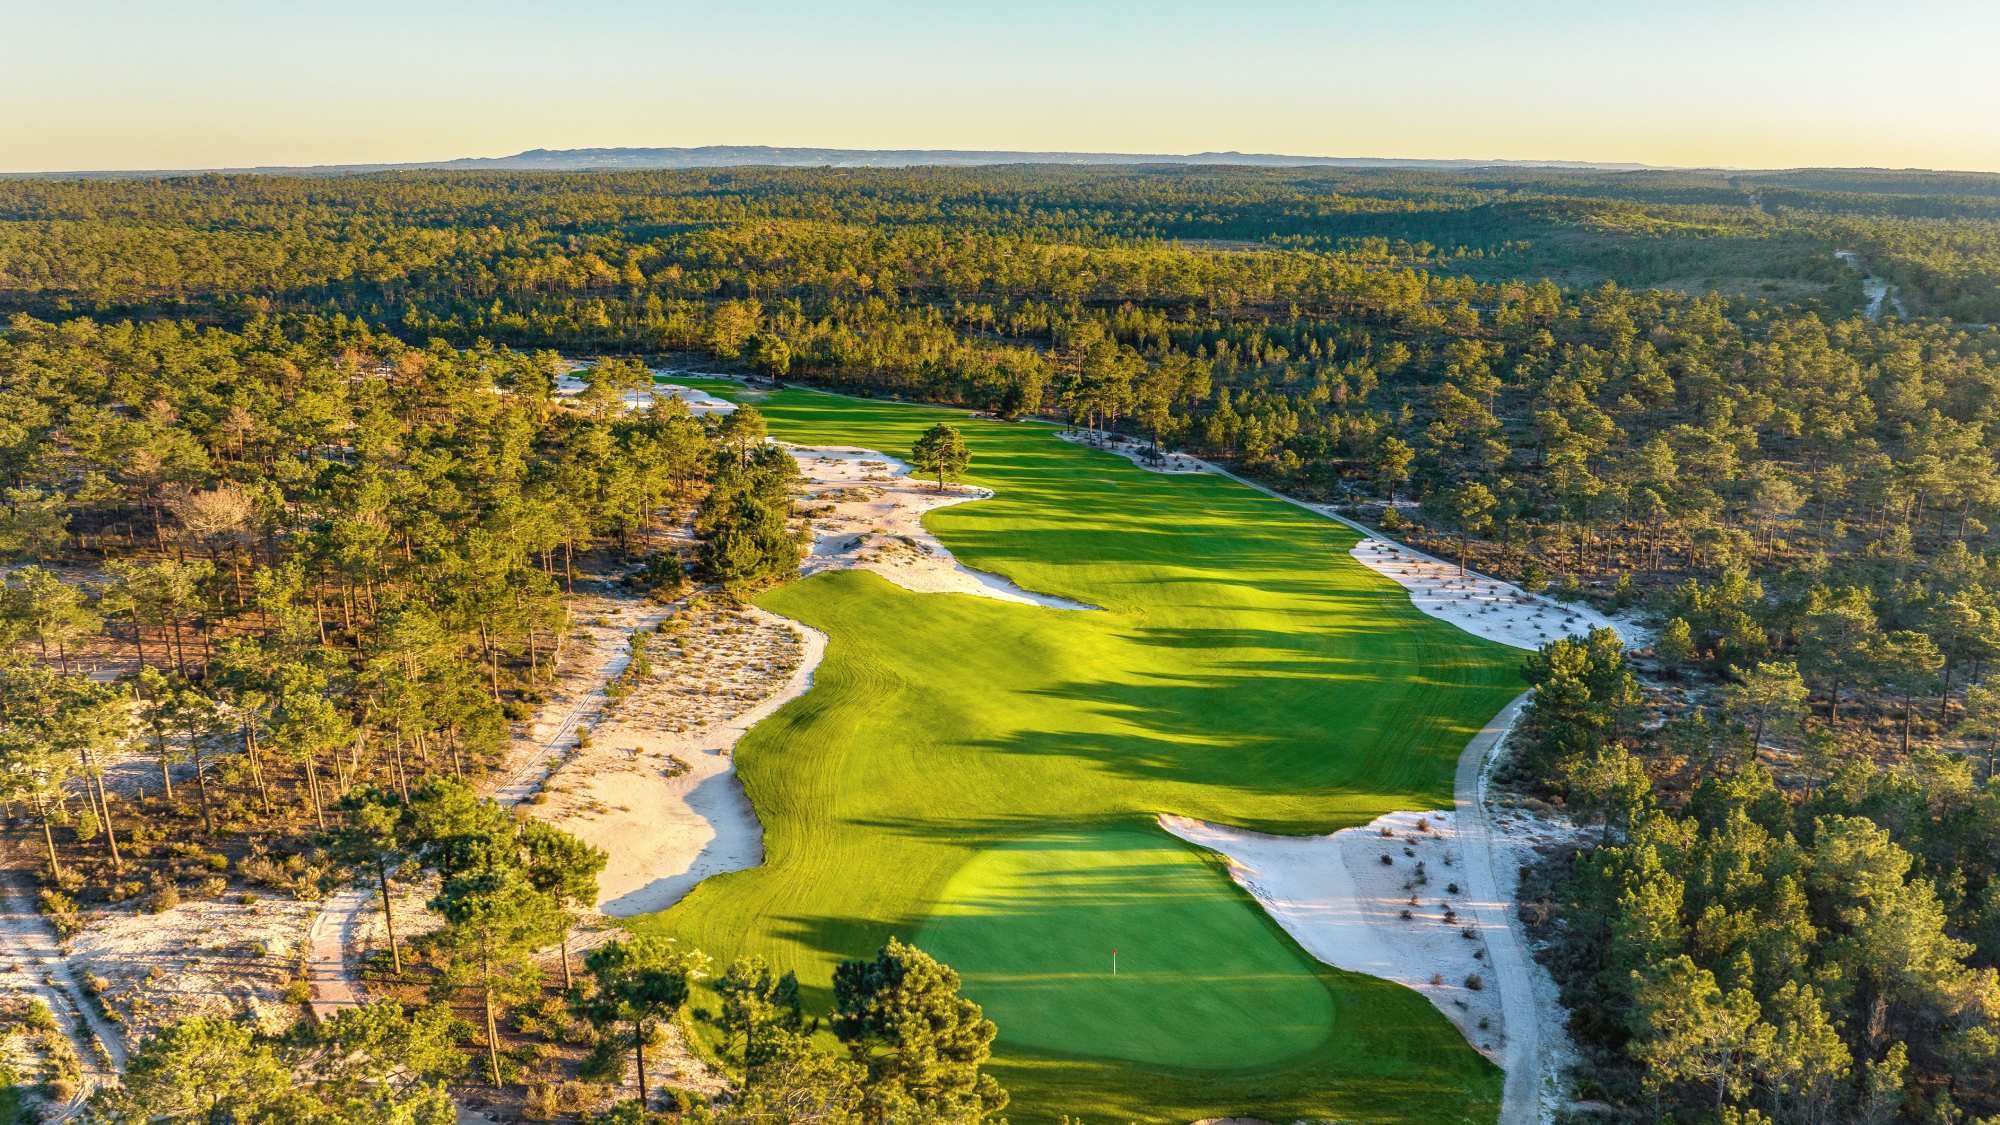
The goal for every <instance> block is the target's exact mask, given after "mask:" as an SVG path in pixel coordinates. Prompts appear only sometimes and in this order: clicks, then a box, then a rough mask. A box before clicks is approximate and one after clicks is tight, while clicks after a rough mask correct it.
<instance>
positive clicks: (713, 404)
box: [556, 372, 736, 414]
mask: <svg viewBox="0 0 2000 1125" xmlns="http://www.w3.org/2000/svg"><path fill="white" fill-rule="evenodd" d="M655 374H658V372H655ZM583 389H584V385H583V380H582V379H580V378H578V377H577V376H575V375H558V376H556V397H557V398H575V397H576V396H577V395H580V394H582V393H583ZM623 398H624V400H625V411H626V413H628V414H629V413H632V412H634V411H640V410H651V409H652V408H653V404H654V403H656V402H659V401H660V400H661V399H667V398H677V399H680V400H681V401H682V402H685V403H687V407H688V410H689V411H690V412H691V413H694V414H727V413H729V412H730V411H732V410H735V409H736V404H735V403H733V402H730V401H729V400H728V399H724V398H717V397H715V396H714V395H712V394H709V393H708V392H707V391H704V390H698V389H696V388H694V387H687V386H682V385H681V384H679V383H660V382H655V383H654V384H653V385H652V386H650V387H640V388H638V389H636V390H630V391H626V392H625V393H624V395H623Z"/></svg>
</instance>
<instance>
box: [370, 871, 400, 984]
mask: <svg viewBox="0 0 2000 1125" xmlns="http://www.w3.org/2000/svg"><path fill="white" fill-rule="evenodd" d="M375 878H376V881H377V882H379V883H380V884H381V885H382V927H383V928H384V929H386V930H388V931H389V964H390V965H391V966H392V967H394V968H395V970H396V975H397V976H399V977H400V976H402V975H403V951H402V950H400V949H398V948H396V912H395V911H394V910H392V909H390V908H389V868H388V867H387V866H386V865H384V864H382V863H380V862H378V863H376V864H375Z"/></svg>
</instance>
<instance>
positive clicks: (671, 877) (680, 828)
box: [535, 607, 826, 918]
mask: <svg viewBox="0 0 2000 1125" xmlns="http://www.w3.org/2000/svg"><path fill="white" fill-rule="evenodd" d="M687 620H688V625H687V627H686V628H685V629H683V630H682V631H680V632H677V633H666V634H662V635H661V636H660V637H658V638H657V639H655V640H654V641H653V642H652V645H651V650H652V651H651V659H652V661H653V664H654V668H655V671H654V673H653V675H652V676H650V677H648V678H646V679H643V680H640V681H638V682H637V683H635V684H634V686H633V689H632V693H631V694H630V695H629V696H628V697H627V698H625V699H624V700H622V701H621V702H620V703H619V704H618V705H617V706H616V709H615V710H614V711H613V713H612V715H611V717H610V718H609V719H608V720H607V721H606V722H604V723H603V724H602V725H601V726H599V727H597V728H596V729H595V730H593V731H591V733H590V745H589V747H588V748H587V749H584V750H580V751H578V752H577V753H576V755H575V756H574V757H572V758H571V759H570V761H568V762H567V763H565V764H564V766H563V767H562V768H561V769H560V770H558V771H557V772H556V773H555V774H554V775H553V776H552V777H551V778H550V779H549V783H548V785H547V786H546V788H545V790H544V792H545V793H546V798H545V800H544V801H543V802H542V803H541V804H540V806H539V807H538V808H537V809H536V810H535V812H536V815H537V816H539V817H542V818H544V819H546V820H549V821H551V822H553V823H555V824H557V825H560V826H561V827H563V828H565V829H567V830H569V831H571V832H574V833H576V834H577V835H578V836H581V837H582V838H584V839H585V840H588V841H589V842H591V843H593V844H595V845H597V846H598V847H600V848H603V849H604V850H605V851H606V852H608V853H609V854H610V857H611V858H610V862H609V863H608V864H607V865H606V867H605V869H604V873H603V874H602V875H601V876H600V877H599V878H598V908H599V909H600V910H602V911H603V912H604V913H606V914H609V915H612V916H614V917H621V918H622V917H629V916H632V915H635V914H647V913H651V912H653V911H656V910H664V909H666V908H667V907H669V906H671V905H673V904H674V903H676V902H678V901H680V900H681V898H682V897H684V896H685V895H686V894H687V893H688V892H689V891H691V890H693V889H694V887H695V884H697V883H699V882H701V881H702V880H703V879H706V878H708V877H709V876H710V875H718V874H722V873H724V872H729V871H741V870H744V869H746V868H750V867H755V866H756V865H757V864H759V863H761V862H763V858H764V834H763V828H762V826H761V825H759V823H758V821H757V815H756V813H755V811H754V810H752V809H751V807H750V801H749V798H748V797H747V796H746V795H745V794H744V792H743V785H742V782H740V781H739V780H738V779H737V777H736V769H735V759H734V758H733V756H732V755H733V754H734V752H735V748H736V743H737V742H738V741H739V740H740V739H741V738H742V737H743V735H744V734H745V733H746V732H748V731H749V729H750V728H751V727H753V726H755V725H756V724H757V723H759V722H761V721H762V720H763V719H764V718H766V717H767V716H769V715H770V714H771V713H773V712H775V711H776V710H777V709H778V708H780V707H782V706H784V705H785V704H786V703H789V702H790V701H792V700H793V699H796V698H798V697H799V696H800V695H802V694H804V692H805V691H806V689H807V688H809V687H811V686H812V674H813V670H814V669H815V668H817V667H818V666H819V662H820V660H821V658H822V657H823V656H824V655H825V652H826V637H825V636H824V635H823V634H821V633H819V632H817V631H816V630H812V629H808V628H807V627H805V626H803V625H800V624H798V623H797V622H795V621H791V620H789V619H787V618H783V617H779V616H778V615H776V614H773V613H768V612H766V611H764V610H761V609H757V608H755V607H746V608H743V609H731V610H700V611H695V612H693V613H691V614H689V615H688V617H687Z"/></svg>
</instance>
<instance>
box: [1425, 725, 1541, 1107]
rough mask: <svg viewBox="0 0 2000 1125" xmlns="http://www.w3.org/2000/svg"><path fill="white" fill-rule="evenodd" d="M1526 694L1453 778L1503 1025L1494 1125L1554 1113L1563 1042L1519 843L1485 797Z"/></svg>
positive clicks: (1483, 735)
mask: <svg viewBox="0 0 2000 1125" xmlns="http://www.w3.org/2000/svg"><path fill="white" fill-rule="evenodd" d="M1530 694H1532V693H1528V692H1523V693H1522V694H1520V695H1518V696H1515V697H1514V701H1513V702H1511V703H1509V704H1507V706H1506V707H1505V708H1503V709H1502V710H1501V712H1500V713H1499V714H1498V715H1495V716H1494V717H1493V718H1492V720H1491V721H1489V722H1488V723H1487V724H1486V726H1485V727H1483V728H1482V729H1481V730H1480V732H1479V733H1478V734H1476V735H1474V736H1473V737H1472V741H1471V742H1469V743H1467V744H1466V747H1465V752H1464V753H1463V754H1460V755H1459V757H1458V774H1457V777H1456V778H1455V779H1454V781H1453V784H1452V798H1453V801H1454V803H1455V805H1456V806H1457V809H1458V834H1459V844H1460V846H1461V847H1462V848H1463V849H1464V856H1465V858H1464V868H1465V875H1466V879H1467V886H1468V887H1470V896H1469V897H1470V899H1471V900H1472V901H1473V902H1474V903H1475V905H1474V906H1473V907H1472V909H1473V910H1474V911H1475V912H1476V913H1477V914H1478V915H1479V918H1480V922H1481V931H1482V932H1483V933H1484V934H1485V938H1486V947H1487V950H1488V956H1487V960H1488V961H1489V962H1490V963H1491V964H1492V966H1493V977H1494V981H1493V983H1494V984H1495V985H1496V986H1497V987H1498V990H1499V993H1500V1004H1501V1008H1502V1012H1503V1018H1504V1020H1505V1024H1504V1026H1505V1027H1506V1029H1507V1042H1506V1050H1505V1051H1504V1052H1503V1053H1502V1055H1501V1057H1500V1059H1499V1062H1500V1066H1501V1068H1502V1069H1503V1070H1505V1071H1506V1072H1507V1083H1506V1087H1505V1089H1504V1092H1503V1093H1502V1095H1501V1099H1500V1125H1538V1123H1539V1122H1541V1121H1544V1120H1549V1119H1553V1116H1554V1111H1555V1109H1556V1108H1557V1105H1556V1103H1557V1102H1558V1101H1559V1099H1560V1088H1559V1083H1560V1080H1561V1066H1562V1060H1563V1056H1564V1054H1565V1053H1566V1052H1565V1047H1564V1045H1565V1044H1566V1043H1567V1041H1568V1033H1567V1031H1566V1030H1565V1029H1564V1026H1563V1024H1564V1020H1563V1011H1562V1009H1561V1007H1560V1006H1559V1005H1557V1004H1554V1003H1550V1002H1548V1001H1547V999H1546V996H1547V994H1548V993H1549V992H1551V991H1553V986H1552V984H1550V983H1545V982H1542V981H1539V980H1538V979H1537V978H1539V977H1543V976H1545V975H1546V972H1545V970H1543V969H1542V968H1541V966H1540V965H1538V964H1536V962H1535V959H1534V954H1533V953H1532V952H1531V951H1530V949H1529V946H1528V937H1527V932H1526V929H1525V928H1524V927H1523V926H1522V924H1521V914H1520V911H1519V910H1518V909H1517V907H1516V898H1515V895H1516V891H1517V889H1518V884H1519V882H1520V879H1519V871H1520V862H1521V858H1522V857H1521V854H1520V850H1521V849H1520V845H1519V844H1518V843H1514V842H1512V841H1508V840H1507V839H1505V834H1504V833H1503V832H1500V831H1497V830H1496V825H1495V824H1494V821H1493V818H1492V815H1491V812H1490V811H1489V809H1488V808H1487V803H1486V782H1487V776H1488V773H1489V771H1490V767H1491V765H1492V763H1493V761H1494V757H1495V755H1494V751H1495V750H1496V749H1497V748H1498V747H1499V746H1500V744H1501V742H1502V741H1504V740H1505V739H1506V737H1507V734H1508V732H1510V731H1512V730H1513V729H1514V723H1515V722H1516V721H1517V720H1519V719H1520V717H1521V711H1522V709H1523V708H1524V707H1526V706H1527V703H1528V698H1529V695H1530Z"/></svg>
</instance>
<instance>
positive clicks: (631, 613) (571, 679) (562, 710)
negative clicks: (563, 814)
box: [306, 584, 667, 1019]
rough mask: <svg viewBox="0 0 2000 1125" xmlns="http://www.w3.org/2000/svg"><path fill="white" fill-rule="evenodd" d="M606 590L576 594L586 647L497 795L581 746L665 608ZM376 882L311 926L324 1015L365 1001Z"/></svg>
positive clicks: (515, 797)
mask: <svg viewBox="0 0 2000 1125" xmlns="http://www.w3.org/2000/svg"><path fill="white" fill-rule="evenodd" d="M604 590H605V592H602V593H598V594H592V595H585V596H581V597H577V598H575V599H573V600H572V601H571V603H570V605H571V618H572V620H573V621H576V622H578V623H579V624H578V625H576V626H574V627H573V628H574V629H575V633H574V634H573V638H572V640H571V642H570V643H572V644H580V645H581V646H582V650H581V651H579V652H575V653H573V654H571V656H570V660H571V663H569V664H568V665H567V666H566V667H565V669H564V670H563V672H562V673H561V674H560V678H559V680H558V688H557V694H556V695H554V696H553V697H552V698H551V699H550V700H549V702H548V703H546V704H544V705H543V706H542V708H541V709H540V711H539V712H537V714H536V716H535V718H534V719H533V720H532V721H531V722H530V723H529V725H528V729H527V730H526V731H524V732H522V733H520V734H517V735H516V736H515V738H514V743H513V748H512V752H511V753H512V759H513V760H512V761H511V762H509V764H508V765H507V767H506V769H505V772H504V773H503V774H502V778H501V781H500V783H499V785H498V786H497V787H496V788H495V790H494V793H493V796H494V799H495V800H497V801H499V802H500V803H501V804H503V805H516V804H519V803H521V802H522V801H525V800H527V799H528V798H529V797H531V796H533V795H534V794H535V792H536V791H537V790H539V789H540V788H541V785H542V782H543V779H545V778H546V777H548V775H549V773H550V771H551V770H552V769H553V768H554V767H555V763H556V760H557V758H558V757H559V756H560V755H561V754H562V753H563V752H565V751H567V750H569V749H570V748H571V747H573V746H575V745H576V741H577V739H576V735H577V730H578V728H579V726H581V725H582V724H584V723H586V722H588V721H590V720H591V719H592V718H594V717H595V716H597V715H600V714H602V713H603V711H604V706H605V702H606V695H605V685H607V684H608V683H610V681H611V679H612V678H613V677H615V676H617V675H618V674H619V673H620V672H622V671H623V670H624V668H625V665H626V663H627V662H628V661H629V660H630V659H631V650H630V645H629V641H630V638H631V635H632V633H633V631H634V630H637V629H641V628H649V627H651V626H653V625H657V624H658V623H659V622H660V621H661V620H663V619H664V618H665V617H666V614H667V611H666V609H665V607H662V606H658V605H654V604H652V603H650V602H647V601H645V600H644V599H642V598H639V597H637V596H634V595H631V594H627V593H624V592H623V591H619V590H617V589H616V588H615V587H612V586H610V585H609V584H606V585H605V587H604ZM373 898H374V891H373V889H372V888H359V887H357V888H350V889H348V890H344V891H341V892H340V893H339V894H336V895H334V896H333V897H332V898H329V899H328V900H327V901H326V904H325V906H324V907H323V908H322V909H321V910H320V912H319V913H318V914H317V915H316V916H314V918H313V921H312V925H311V926H310V927H309V928H308V930H307V935H308V937H307V942H308V948H307V953H306V981H307V983H308V985H310V987H311V990H312V1013H313V1017H314V1018H315V1019H325V1018H327V1017H328V1016H330V1015H332V1014H333V1013H334V1012H336V1011H338V1010H339V1009H341V1008H343V1007H351V1006H354V1005H356V1004H359V1003H361V1001H362V996H361V980H360V966H359V965H358V963H357V962H356V961H355V960H354V959H353V958H352V957H351V956H350V954H352V953H353V952H355V947H354V941H353V939H354V937H355V936H356V935H357V934H358V933H359V932H360V928H361V926H362V924H363V920H362V915H363V913H364V912H365V911H367V910H369V909H372V908H374V907H373Z"/></svg>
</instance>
